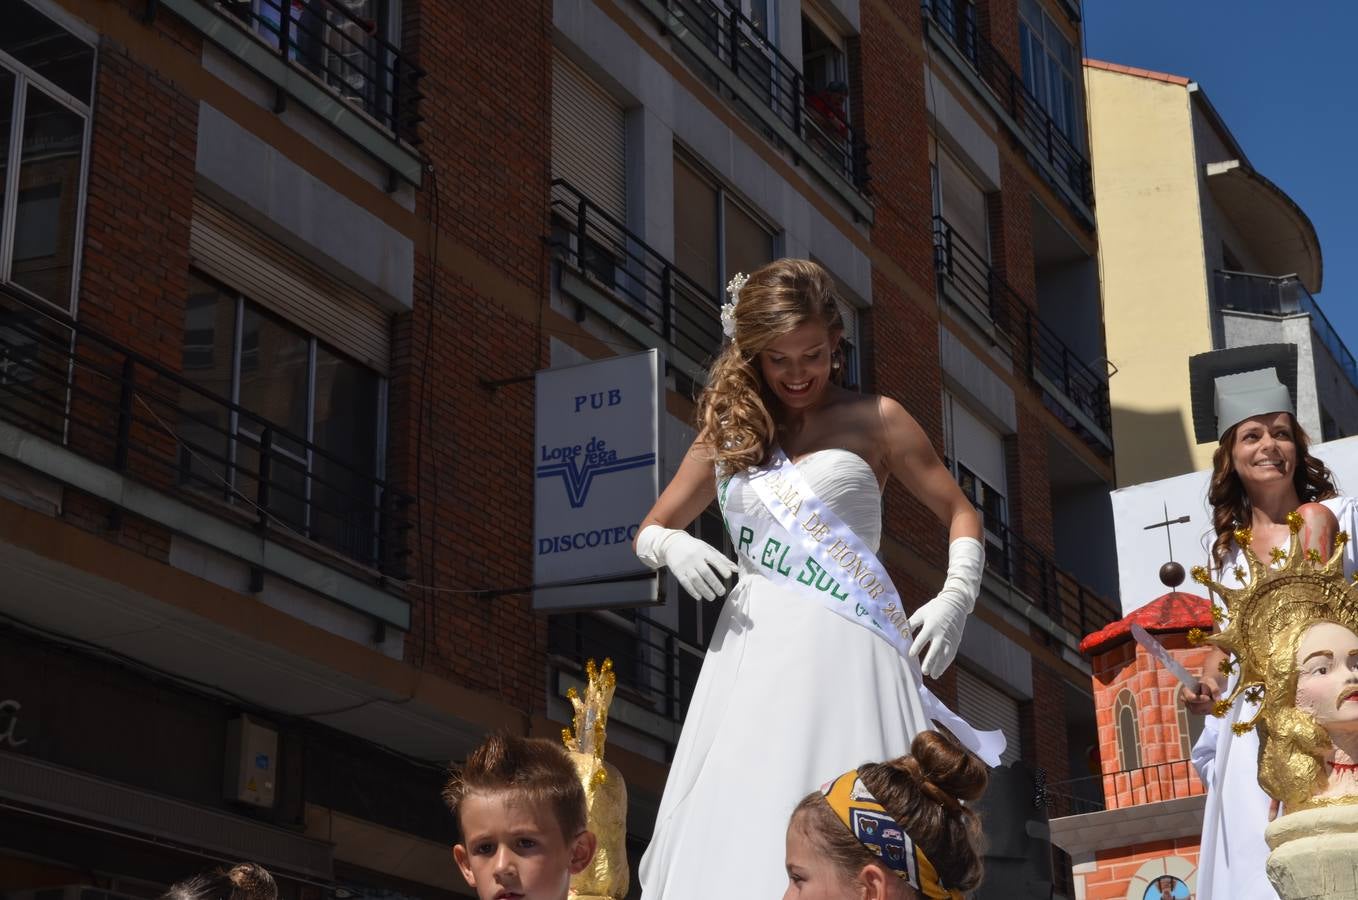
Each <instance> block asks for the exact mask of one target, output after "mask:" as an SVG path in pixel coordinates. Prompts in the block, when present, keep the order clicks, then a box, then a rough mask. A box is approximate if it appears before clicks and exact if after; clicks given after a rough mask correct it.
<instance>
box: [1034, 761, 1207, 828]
mask: <svg viewBox="0 0 1358 900" xmlns="http://www.w3.org/2000/svg"><path fill="white" fill-rule="evenodd" d="M1205 793H1207V789H1206V788H1205V787H1203V784H1202V779H1201V778H1199V777H1198V772H1197V770H1196V769H1194V768H1193V763H1192V761H1191V760H1187V759H1178V760H1174V761H1172V762H1163V763H1151V764H1149V765H1145V766H1141V767H1140V768H1137V769H1124V770H1123V771H1120V772H1109V773H1108V774H1106V775H1090V776H1086V777H1084V778H1072V779H1070V780H1069V781H1062V782H1056V783H1053V784H1050V785H1048V786H1047V788H1046V791H1045V795H1044V796H1045V800H1046V804H1047V809H1048V811H1049V813H1050V815H1051V818H1053V819H1059V818H1064V817H1065V816H1078V815H1083V814H1085V813H1093V812H1103V811H1104V810H1106V809H1125V808H1127V807H1129V806H1141V805H1143V804H1146V803H1159V802H1161V801H1163V800H1178V799H1181V798H1184V797H1197V796H1200V795H1202V794H1205Z"/></svg>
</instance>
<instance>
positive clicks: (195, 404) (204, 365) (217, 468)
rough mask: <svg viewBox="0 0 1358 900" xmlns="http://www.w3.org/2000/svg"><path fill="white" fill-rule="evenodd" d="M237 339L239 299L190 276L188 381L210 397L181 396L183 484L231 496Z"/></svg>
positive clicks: (186, 344) (186, 317)
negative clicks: (231, 409) (230, 440)
mask: <svg viewBox="0 0 1358 900" xmlns="http://www.w3.org/2000/svg"><path fill="white" fill-rule="evenodd" d="M235 339H236V295H235V294H234V293H232V292H230V291H227V290H226V289H225V288H222V287H221V286H219V285H217V284H215V283H213V282H211V281H208V280H207V279H205V278H202V277H200V276H199V275H198V274H197V273H190V275H189V297H188V302H187V304H186V306H185V311H184V357H183V367H184V377H185V378H187V379H188V380H189V381H190V382H192V383H193V384H194V385H195V386H196V387H199V388H202V389H203V391H205V392H207V393H209V394H210V395H211V396H210V397H209V396H204V395H203V394H201V393H199V392H197V391H193V390H189V389H188V388H185V389H183V390H181V391H180V396H179V428H178V430H179V435H180V437H181V438H182V440H183V447H181V449H180V459H179V478H180V481H182V482H185V483H187V484H190V485H191V486H193V487H195V488H200V489H203V490H206V491H210V492H214V493H218V494H220V495H221V496H222V497H223V498H225V497H226V496H227V485H226V477H227V474H226V473H227V462H228V458H227V430H228V429H229V428H230V425H231V421H230V418H229V412H228V410H227V407H226V405H225V401H227V400H229V399H230V397H231V369H232V361H233V357H234V352H235Z"/></svg>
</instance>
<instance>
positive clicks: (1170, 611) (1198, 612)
mask: <svg viewBox="0 0 1358 900" xmlns="http://www.w3.org/2000/svg"><path fill="white" fill-rule="evenodd" d="M1133 622H1136V623H1137V624H1138V625H1140V626H1141V627H1142V628H1144V629H1146V630H1147V631H1149V632H1151V633H1152V634H1154V633H1157V632H1160V633H1163V632H1167V631H1170V632H1175V631H1187V630H1188V629H1190V628H1201V629H1203V630H1204V631H1205V630H1207V629H1209V628H1211V627H1212V604H1211V601H1209V600H1207V598H1205V597H1198V596H1195V595H1193V594H1181V593H1179V592H1178V591H1171V592H1170V593H1168V594H1165V595H1164V596H1162V597H1160V598H1158V599H1156V600H1152V601H1151V602H1150V603H1147V604H1146V605H1145V606H1143V607H1141V608H1140V609H1138V610H1136V611H1135V612H1133V613H1131V614H1130V615H1127V616H1124V617H1123V618H1121V619H1118V620H1117V621H1116V622H1113V623H1112V624H1110V625H1105V626H1104V627H1103V628H1101V629H1099V630H1098V631H1096V632H1094V633H1093V634H1091V635H1088V636H1087V637H1086V638H1085V639H1084V640H1083V641H1080V652H1081V653H1083V654H1085V655H1086V656H1093V655H1094V654H1096V653H1102V652H1104V651H1105V650H1111V649H1112V648H1113V647H1116V646H1117V645H1118V644H1121V643H1123V642H1124V641H1130V640H1131V639H1132V623H1133Z"/></svg>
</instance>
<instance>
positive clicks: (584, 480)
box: [537, 437, 655, 509]
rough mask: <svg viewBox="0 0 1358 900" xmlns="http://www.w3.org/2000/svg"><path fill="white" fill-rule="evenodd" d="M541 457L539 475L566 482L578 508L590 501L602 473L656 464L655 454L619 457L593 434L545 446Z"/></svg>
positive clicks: (572, 505) (573, 505) (569, 498)
mask: <svg viewBox="0 0 1358 900" xmlns="http://www.w3.org/2000/svg"><path fill="white" fill-rule="evenodd" d="M539 452H540V455H539V457H538V468H537V476H538V478H557V477H560V478H561V480H562V481H563V482H564V483H565V485H566V497H567V499H568V500H570V504H571V508H572V509H579V508H580V507H582V506H584V505H585V503H586V502H587V501H588V500H589V489H590V485H591V484H593V483H594V479H595V477H596V476H599V475H608V474H611V473H613V472H624V471H626V470H628V469H640V468H642V467H644V466H653V465H655V453H639V454H637V455H636V456H623V457H619V456H618V451H616V450H613V449H611V448H609V446H608V443H607V442H606V441H604V440H601V439H600V438H598V437H592V438H590V439H589V442H588V443H586V444H583V445H582V444H574V445H570V446H564V447H548V446H546V445H543V447H542V448H541V450H540V451H539Z"/></svg>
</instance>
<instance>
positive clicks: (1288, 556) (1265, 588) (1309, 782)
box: [1190, 512, 1358, 808]
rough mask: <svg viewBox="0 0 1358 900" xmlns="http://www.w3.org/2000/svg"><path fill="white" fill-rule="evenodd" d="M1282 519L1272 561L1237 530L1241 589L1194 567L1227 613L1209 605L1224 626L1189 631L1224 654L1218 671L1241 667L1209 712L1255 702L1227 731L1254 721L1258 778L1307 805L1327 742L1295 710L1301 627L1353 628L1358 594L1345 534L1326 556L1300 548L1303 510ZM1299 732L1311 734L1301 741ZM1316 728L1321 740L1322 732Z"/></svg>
mask: <svg viewBox="0 0 1358 900" xmlns="http://www.w3.org/2000/svg"><path fill="white" fill-rule="evenodd" d="M1287 523H1288V530H1289V537H1288V547H1287V549H1286V550H1283V549H1281V548H1274V549H1273V550H1272V552H1271V553H1270V554H1269V556H1270V560H1269V561H1265V560H1263V559H1261V558H1260V557H1259V555H1258V554H1256V553H1255V552H1254V548H1253V547H1252V546H1251V541H1252V540H1253V534H1251V532H1250V530H1249V529H1247V528H1242V529H1240V530H1238V531H1236V532H1235V534H1234V537H1235V542H1236V544H1237V545H1238V546H1239V547H1240V548H1241V552H1242V555H1243V556H1244V558H1245V565H1244V566H1243V567H1239V566H1238V567H1236V570H1235V574H1236V576H1237V578H1239V581H1240V582H1241V585H1242V586H1241V587H1238V588H1230V587H1226V586H1225V585H1223V584H1221V583H1219V582H1217V581H1214V580H1213V579H1212V578H1211V576H1210V574H1209V573H1208V571H1207V570H1206V569H1205V568H1203V567H1202V566H1196V567H1194V569H1193V573H1192V574H1193V580H1194V581H1196V582H1198V583H1199V584H1201V585H1204V586H1205V587H1207V588H1208V589H1210V590H1211V591H1212V592H1213V593H1214V594H1216V596H1217V597H1218V598H1220V600H1221V603H1222V605H1223V606H1224V607H1225V615H1224V616H1219V615H1217V613H1218V608H1217V607H1215V606H1214V607H1213V611H1214V618H1216V619H1217V621H1218V622H1219V623H1220V622H1221V621H1223V619H1224V620H1225V622H1226V624H1225V627H1223V628H1222V629H1221V631H1220V632H1219V633H1217V634H1213V635H1193V636H1192V637H1194V638H1199V642H1200V643H1206V644H1212V645H1215V646H1217V647H1220V648H1221V649H1222V650H1223V651H1225V652H1226V653H1227V654H1228V659H1227V662H1226V663H1224V664H1223V665H1222V667H1221V670H1222V672H1223V673H1226V674H1230V673H1231V672H1232V671H1234V672H1238V677H1237V678H1236V682H1235V684H1234V686H1233V687H1232V688H1231V690H1230V691H1229V692H1228V693H1227V694H1226V695H1225V696H1224V697H1222V698H1221V699H1220V700H1219V701H1218V702H1217V703H1216V704H1215V706H1214V707H1213V710H1212V712H1213V714H1214V715H1216V716H1224V715H1225V714H1226V713H1227V712H1229V710H1230V709H1231V707H1232V706H1233V705H1234V704H1235V703H1236V702H1237V700H1239V699H1240V698H1241V697H1242V696H1243V697H1244V699H1245V700H1246V701H1247V702H1248V703H1253V704H1258V707H1257V709H1256V710H1255V711H1254V712H1253V714H1252V715H1249V717H1248V719H1246V718H1244V716H1245V714H1246V711H1242V714H1241V716H1242V717H1241V720H1240V721H1239V722H1237V723H1236V724H1235V725H1233V726H1232V730H1233V731H1234V732H1235V733H1236V734H1237V735H1240V734H1245V733H1246V732H1248V731H1250V730H1251V729H1253V728H1255V727H1256V726H1257V727H1258V729H1259V734H1260V740H1261V747H1260V761H1259V783H1260V785H1261V786H1262V787H1263V788H1264V790H1265V791H1266V792H1267V793H1268V794H1269V795H1270V796H1272V797H1274V798H1275V799H1278V800H1282V801H1283V802H1284V803H1286V804H1287V805H1288V806H1289V808H1293V807H1295V806H1297V805H1302V804H1304V803H1305V802H1306V801H1307V799H1308V798H1310V797H1311V796H1312V794H1313V793H1314V792H1315V791H1316V790H1317V788H1318V787H1319V786H1320V782H1322V781H1323V778H1324V767H1323V765H1322V763H1321V761H1320V759H1321V757H1323V755H1324V753H1325V752H1326V751H1327V750H1328V748H1329V746H1330V745H1329V742H1328V741H1327V740H1324V741H1322V742H1318V741H1317V739H1316V737H1315V735H1316V730H1317V729H1318V728H1319V726H1316V725H1315V724H1314V723H1313V722H1312V723H1311V724H1309V725H1308V724H1306V723H1304V722H1300V721H1299V719H1298V717H1299V716H1301V717H1304V718H1307V719H1309V716H1305V714H1303V713H1300V712H1299V711H1298V710H1297V709H1296V708H1295V701H1296V696H1295V694H1296V684H1297V662H1296V652H1297V645H1298V643H1299V641H1300V639H1301V635H1302V633H1303V632H1304V631H1305V630H1306V629H1307V628H1309V627H1310V626H1311V625H1314V624H1316V623H1318V622H1337V623H1338V624H1340V625H1343V626H1345V627H1347V628H1349V629H1351V630H1353V631H1354V632H1355V633H1358V592H1355V591H1354V590H1351V589H1350V585H1349V584H1348V582H1347V581H1346V580H1345V578H1344V547H1345V545H1346V544H1347V543H1348V539H1349V536H1348V534H1347V533H1345V532H1340V533H1338V534H1336V535H1335V538H1334V549H1333V552H1332V554H1331V555H1330V558H1329V559H1328V560H1326V559H1322V557H1321V555H1320V554H1319V553H1318V552H1316V551H1314V550H1311V551H1304V550H1303V549H1302V546H1301V538H1300V537H1299V534H1298V533H1299V532H1300V530H1301V527H1302V518H1301V516H1300V515H1298V514H1297V513H1295V512H1292V513H1289V514H1288V516H1287ZM1242 568H1243V569H1244V571H1243V572H1242V571H1240V570H1241V569H1242ZM1241 575H1246V576H1248V579H1246V578H1241V577H1240V576H1241ZM1190 643H1192V639H1190ZM1303 733H1304V734H1305V735H1307V736H1308V737H1306V738H1305V739H1304V740H1301V739H1299V736H1300V735H1302V734H1303ZM1319 734H1320V736H1321V737H1322V738H1323V735H1324V732H1323V731H1320V732H1319ZM1322 743H1323V746H1322Z"/></svg>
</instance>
